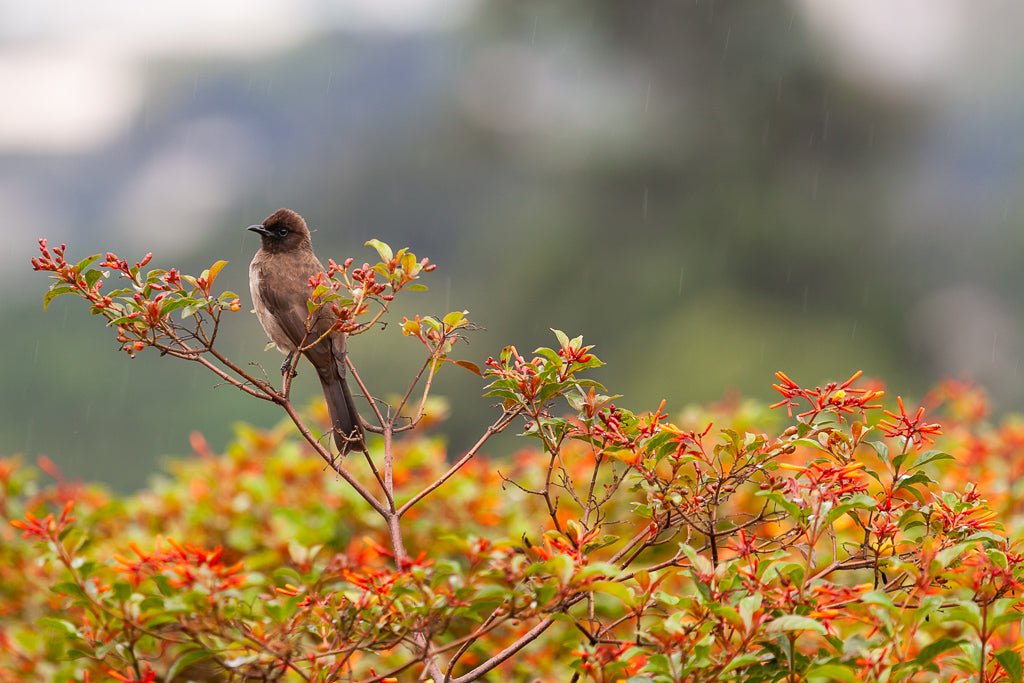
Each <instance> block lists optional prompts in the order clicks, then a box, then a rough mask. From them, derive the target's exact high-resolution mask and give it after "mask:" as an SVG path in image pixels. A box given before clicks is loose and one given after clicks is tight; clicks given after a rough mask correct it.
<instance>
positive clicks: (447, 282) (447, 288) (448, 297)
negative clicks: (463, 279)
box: [444, 275, 452, 311]
mask: <svg viewBox="0 0 1024 683" xmlns="http://www.w3.org/2000/svg"><path fill="white" fill-rule="evenodd" d="M451 305H452V278H451V276H450V275H449V276H448V277H446V278H445V279H444V310H446V311H447V310H449V309H450V308H451Z"/></svg>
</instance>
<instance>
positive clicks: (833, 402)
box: [770, 370, 885, 422]
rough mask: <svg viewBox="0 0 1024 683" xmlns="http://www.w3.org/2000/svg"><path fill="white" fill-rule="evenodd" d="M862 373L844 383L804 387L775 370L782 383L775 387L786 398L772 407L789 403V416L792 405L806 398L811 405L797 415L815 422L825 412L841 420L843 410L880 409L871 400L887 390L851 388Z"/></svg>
mask: <svg viewBox="0 0 1024 683" xmlns="http://www.w3.org/2000/svg"><path fill="white" fill-rule="evenodd" d="M861 374H863V373H862V372H861V371H860V370H858V371H857V372H855V373H853V376H852V377H850V379H848V380H846V381H845V382H842V383H837V382H829V383H828V384H826V385H825V386H823V387H814V388H813V389H804V388H803V387H801V386H800V385H799V384H797V383H796V382H794V381H793V380H791V379H790V378H789V377H787V376H786V373H784V372H782V371H781V370H780V371H779V372H776V373H775V377H776V378H777V379H778V380H779V383H778V384H773V385H772V388H773V389H775V391H777V392H779V393H780V394H782V397H783V398H782V400H781V401H779V402H778V403H774V404H772V405H771V406H770V407H771V408H779V407H781V406H786V411H787V412H788V413H789V415H790V417H792V416H793V408H794V407H797V406H799V405H800V404H799V403H798V399H799V400H804V401H806V402H807V403H808V404H809V406H810V408H809V409H808V410H805V411H804V412H802V413H800V414H798V415H797V418H798V419H801V420H807V421H808V422H812V421H814V418H816V417H817V416H818V415H820V414H821V413H825V412H829V413H834V414H835V415H836V416H837V417H838V418H839V419H840V420H842V417H843V414H844V413H860V414H861V415H863V414H864V411H866V410H872V409H876V408H881V407H882V406H881V405H875V404H872V403H871V402H872V401H875V400H877V399H879V398H881V397H882V396H883V395H884V394H885V392H884V391H876V390H873V389H851V388H850V385H852V384H853V383H854V382H855V381H856V380H857V378H858V377H860V376H861Z"/></svg>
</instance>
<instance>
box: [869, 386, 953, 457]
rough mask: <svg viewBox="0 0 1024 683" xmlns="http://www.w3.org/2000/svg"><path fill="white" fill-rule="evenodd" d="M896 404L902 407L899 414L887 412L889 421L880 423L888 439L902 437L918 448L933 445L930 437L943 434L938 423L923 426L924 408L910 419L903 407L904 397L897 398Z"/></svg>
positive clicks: (919, 409)
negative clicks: (924, 444) (927, 444)
mask: <svg viewBox="0 0 1024 683" xmlns="http://www.w3.org/2000/svg"><path fill="white" fill-rule="evenodd" d="M896 403H897V405H899V407H900V412H899V414H898V415H897V414H896V413H893V412H890V411H888V410H887V411H885V414H886V415H887V416H888V417H889V419H887V420H882V421H881V422H879V423H878V426H879V428H880V429H881V430H882V433H883V434H885V435H886V436H888V437H897V436H898V437H901V438H903V439H906V440H907V441H909V442H912V443H913V444H914V445H915V446H918V447H920V446H921V444H922V443H933V441H932V439H931V438H930V437H932V436H937V435H939V434H942V425H940V424H938V423H933V424H922V422H921V419H922V418H923V417H924V408H918V409H917V414H915V415H914V417H909V416H908V415H907V411H906V409H905V408H904V407H903V397H902V396H897V397H896Z"/></svg>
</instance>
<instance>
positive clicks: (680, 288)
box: [679, 266, 686, 296]
mask: <svg viewBox="0 0 1024 683" xmlns="http://www.w3.org/2000/svg"><path fill="white" fill-rule="evenodd" d="M684 272H686V267H685V266H684V267H681V268H680V269H679V296H682V295H683V273H684Z"/></svg>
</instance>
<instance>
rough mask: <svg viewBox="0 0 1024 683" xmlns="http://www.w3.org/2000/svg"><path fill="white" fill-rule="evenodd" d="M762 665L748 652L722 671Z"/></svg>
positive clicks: (727, 671) (755, 656)
mask: <svg viewBox="0 0 1024 683" xmlns="http://www.w3.org/2000/svg"><path fill="white" fill-rule="evenodd" d="M760 663H761V658H760V657H758V656H757V655H755V654H751V653H749V652H748V653H747V654H745V655H740V656H739V657H735V658H734V659H733V660H732V661H731V662H729V663H728V664H727V665H726V666H725V667H724V668H723V669H722V673H723V674H725V673H729V672H730V671H735V670H736V669H739V668H742V667H744V666H751V665H752V664H760ZM630 680H632V679H630ZM627 683H628V682H627Z"/></svg>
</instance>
